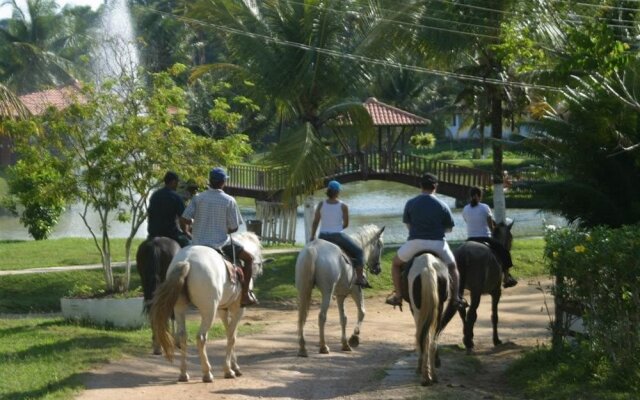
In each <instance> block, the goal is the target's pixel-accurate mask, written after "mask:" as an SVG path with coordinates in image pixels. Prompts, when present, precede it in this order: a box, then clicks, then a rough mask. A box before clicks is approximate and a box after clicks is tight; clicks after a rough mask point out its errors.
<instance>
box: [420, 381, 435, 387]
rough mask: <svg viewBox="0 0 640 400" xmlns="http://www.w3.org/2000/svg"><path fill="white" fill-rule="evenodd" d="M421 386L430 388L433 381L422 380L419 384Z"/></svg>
mask: <svg viewBox="0 0 640 400" xmlns="http://www.w3.org/2000/svg"><path fill="white" fill-rule="evenodd" d="M421 385H422V386H431V385H433V381H432V380H431V379H423V380H422V382H421Z"/></svg>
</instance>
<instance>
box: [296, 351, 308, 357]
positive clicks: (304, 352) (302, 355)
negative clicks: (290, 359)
mask: <svg viewBox="0 0 640 400" xmlns="http://www.w3.org/2000/svg"><path fill="white" fill-rule="evenodd" d="M298 357H309V354H307V351H306V350H303V349H300V350H298Z"/></svg>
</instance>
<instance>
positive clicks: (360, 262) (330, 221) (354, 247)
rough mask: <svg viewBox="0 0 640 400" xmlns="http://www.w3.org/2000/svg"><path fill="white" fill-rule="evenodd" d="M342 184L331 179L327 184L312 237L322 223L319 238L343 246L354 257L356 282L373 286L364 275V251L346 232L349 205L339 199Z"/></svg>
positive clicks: (314, 219) (359, 284) (314, 221)
mask: <svg viewBox="0 0 640 400" xmlns="http://www.w3.org/2000/svg"><path fill="white" fill-rule="evenodd" d="M340 190H341V185H340V183H339V182H338V181H331V182H329V184H328V185H327V199H326V200H323V201H321V202H320V203H318V207H317V208H316V214H315V216H314V218H313V224H312V226H311V238H310V241H313V240H314V239H315V236H316V230H317V229H318V225H320V233H319V235H318V238H319V239H323V240H326V241H329V242H332V243H334V244H336V245H337V246H339V247H341V248H343V249H344V250H345V251H346V252H347V253H348V254H349V255H350V256H351V257H352V258H353V259H354V265H353V266H354V267H355V270H356V279H355V280H354V283H355V284H356V285H358V286H361V287H371V285H369V282H368V281H367V278H366V277H365V275H364V252H363V251H362V247H361V246H360V244H359V243H357V242H356V241H355V240H354V239H353V238H352V237H351V236H349V235H347V234H346V233H344V232H343V231H344V229H345V228H346V227H347V226H349V207H348V206H347V205H346V204H345V203H343V202H342V201H341V200H339V199H338V195H339V194H340Z"/></svg>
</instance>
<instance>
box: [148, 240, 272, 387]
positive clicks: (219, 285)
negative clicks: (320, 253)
mask: <svg viewBox="0 0 640 400" xmlns="http://www.w3.org/2000/svg"><path fill="white" fill-rule="evenodd" d="M234 240H235V241H237V242H239V243H240V244H242V246H243V247H244V249H245V250H246V251H247V252H249V253H251V254H252V255H253V257H254V265H253V276H254V278H255V277H256V276H257V275H259V274H260V273H261V272H262V262H263V261H262V256H261V246H260V240H259V239H258V237H257V236H256V235H255V234H253V233H251V232H243V233H241V234H237V235H234ZM241 294H242V284H241V282H240V279H233V280H232V279H231V276H230V274H229V272H228V270H227V267H226V265H225V261H224V259H223V257H222V255H221V254H220V253H219V252H217V251H216V250H214V249H212V248H210V247H206V246H188V247H185V248H182V249H180V251H179V252H178V253H177V254H176V255H175V257H174V258H173V260H172V261H171V265H170V266H169V269H168V271H167V278H166V280H165V282H164V283H163V284H162V285H161V286H160V287H159V288H158V290H157V291H156V294H155V295H154V298H153V304H152V306H151V312H150V317H151V328H152V330H153V334H154V335H155V337H157V338H158V342H159V343H160V345H161V347H162V350H163V351H164V354H165V357H166V358H167V359H168V360H169V361H173V355H174V351H175V345H176V344H175V341H174V339H173V336H172V335H171V334H170V332H169V330H168V326H167V320H168V318H169V316H170V315H171V312H172V311H173V313H174V314H175V321H176V324H177V332H176V339H175V340H177V341H178V344H179V348H180V352H181V355H182V359H181V363H180V377H179V379H178V380H179V381H180V382H188V381H189V374H188V373H187V331H186V321H185V318H186V312H187V309H188V306H189V304H193V305H194V306H196V307H197V309H198V311H199V313H200V317H201V319H202V320H201V322H200V329H199V330H198V336H197V344H198V354H199V355H200V366H201V368H202V380H203V381H204V382H212V381H213V374H212V368H211V364H209V359H208V357H207V352H206V343H207V332H208V331H209V329H210V328H211V325H212V324H213V321H214V320H215V317H216V312H218V314H219V315H220V319H221V320H222V323H223V324H224V327H225V330H226V333H227V353H226V357H225V361H224V367H223V368H224V376H225V378H235V377H236V376H240V375H242V373H241V372H240V367H239V366H238V362H237V359H236V354H235V342H236V330H237V327H238V322H239V321H240V318H242V315H243V314H244V308H242V307H241V306H240V300H241V297H242V296H241Z"/></svg>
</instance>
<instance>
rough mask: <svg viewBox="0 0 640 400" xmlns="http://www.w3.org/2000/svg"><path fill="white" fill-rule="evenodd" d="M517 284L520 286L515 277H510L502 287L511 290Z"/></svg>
mask: <svg viewBox="0 0 640 400" xmlns="http://www.w3.org/2000/svg"><path fill="white" fill-rule="evenodd" d="M517 284H518V281H517V280H516V279H515V278H514V277H513V276H511V275H509V276H507V278H506V279H505V280H504V283H503V284H502V287H504V288H505V289H507V288H510V287H514V286H515V285H517Z"/></svg>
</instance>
